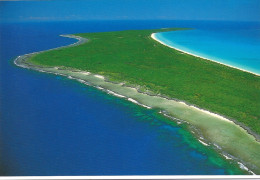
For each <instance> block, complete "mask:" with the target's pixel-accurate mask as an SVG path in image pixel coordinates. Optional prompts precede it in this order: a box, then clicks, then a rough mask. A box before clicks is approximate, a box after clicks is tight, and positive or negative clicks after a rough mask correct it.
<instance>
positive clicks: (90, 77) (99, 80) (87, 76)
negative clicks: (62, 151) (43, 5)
mask: <svg viewBox="0 0 260 180" xmlns="http://www.w3.org/2000/svg"><path fill="white" fill-rule="evenodd" d="M65 37H69V38H76V39H78V42H76V43H73V44H72V45H68V46H62V47H58V48H54V49H59V48H64V47H70V46H75V45H79V44H82V43H85V42H87V39H85V38H81V37H77V36H73V35H67V36H65ZM40 52H44V51H40ZM40 52H34V53H30V54H26V55H23V56H19V57H17V58H16V59H15V61H14V63H15V64H16V65H17V66H20V67H23V68H29V69H34V70H37V71H41V72H47V73H53V74H57V75H63V76H67V77H68V78H71V79H76V80H78V81H80V82H81V83H84V84H86V85H91V86H94V87H96V88H98V89H100V90H103V91H106V92H107V93H108V94H111V95H114V96H117V97H119V98H124V99H126V100H128V101H131V102H133V103H135V104H138V105H140V106H143V107H145V108H148V109H151V108H157V106H154V105H153V103H152V104H148V103H147V101H145V100H142V99H138V97H139V96H140V95H141V96H145V98H155V99H157V100H160V101H163V103H173V104H174V106H173V107H176V108H177V109H178V108H182V109H183V108H184V109H185V108H188V109H190V111H192V113H194V112H195V114H196V113H197V114H198V113H199V114H204V115H205V116H210V117H212V118H213V119H217V121H223V123H228V124H230V125H232V127H233V126H235V127H236V126H238V127H236V128H241V129H243V128H242V127H240V126H239V125H237V124H236V123H234V121H232V120H229V119H227V118H225V117H223V116H221V115H218V114H215V113H212V112H210V111H207V110H204V109H200V108H198V107H195V106H193V105H189V104H187V103H185V102H183V101H175V100H173V99H168V98H165V97H159V96H149V94H142V93H141V92H139V90H138V89H137V88H132V87H125V86H124V85H123V84H120V83H119V84H115V83H113V82H109V81H106V79H105V77H103V76H101V75H98V74H91V73H90V72H86V71H72V70H70V69H66V68H65V69H64V68H62V67H41V66H37V65H33V64H29V63H28V62H26V60H27V59H29V58H30V56H32V55H33V54H36V53H40ZM91 81H93V82H94V83H96V84H94V85H93V84H92V83H93V82H91ZM89 82H90V83H91V84H89ZM111 84H112V85H111ZM113 85H115V86H116V87H117V88H115V89H112V88H113ZM109 87H110V88H109ZM119 88H122V89H123V90H125V89H127V91H131V93H128V92H127V93H125V94H124V93H122V92H123V91H122V92H120V91H119ZM117 90H118V91H117ZM133 93H135V94H136V95H134V96H131V94H133ZM148 100H149V99H148ZM142 101H143V102H142ZM193 111H194V112H193ZM166 112H167V109H166ZM163 114H164V115H165V116H168V113H167V114H165V113H163ZM169 117H170V116H169ZM184 121H185V120H184ZM243 131H246V130H244V129H243ZM244 133H248V132H244ZM247 136H251V135H250V134H248V135H247ZM201 139H203V141H201V140H199V139H198V140H199V142H201V143H202V144H203V145H205V146H211V145H212V143H209V144H208V142H207V141H206V142H207V143H206V142H205V141H204V138H201ZM250 139H251V140H252V138H250ZM213 144H214V143H213ZM249 172H250V171H249Z"/></svg>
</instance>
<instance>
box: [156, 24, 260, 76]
mask: <svg viewBox="0 0 260 180" xmlns="http://www.w3.org/2000/svg"><path fill="white" fill-rule="evenodd" d="M242 24H244V26H238V27H237V28H234V27H233V26H223V27H221V28H216V29H214V28H212V27H208V28H205V27H203V28H200V27H197V28H196V29H192V30H187V31H172V32H164V33H159V34H157V36H156V37H157V38H158V39H159V40H161V41H163V42H164V43H166V44H167V45H170V46H172V47H175V48H177V49H180V50H182V51H185V52H189V53H191V54H195V55H197V56H201V57H204V58H207V59H211V60H214V61H217V62H220V63H224V64H227V65H231V66H233V67H237V68H240V69H243V70H246V71H250V72H253V73H256V74H260V23H259V22H258V23H256V22H251V23H242Z"/></svg>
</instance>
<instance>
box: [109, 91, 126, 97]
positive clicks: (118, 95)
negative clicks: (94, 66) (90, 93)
mask: <svg viewBox="0 0 260 180" xmlns="http://www.w3.org/2000/svg"><path fill="white" fill-rule="evenodd" d="M107 92H108V94H112V95H114V96H117V97H120V98H125V96H123V95H121V94H117V93H115V92H114V91H110V90H108V89H107Z"/></svg>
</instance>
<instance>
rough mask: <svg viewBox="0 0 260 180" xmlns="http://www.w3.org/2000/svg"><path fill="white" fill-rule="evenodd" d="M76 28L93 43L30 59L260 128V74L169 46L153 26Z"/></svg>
mask: <svg viewBox="0 0 260 180" xmlns="http://www.w3.org/2000/svg"><path fill="white" fill-rule="evenodd" d="M169 30H183V29H164V30H162V29H160V30H131V31H118V32H102V33H85V34H76V35H78V36H82V37H85V38H88V39H89V42H88V43H85V44H82V45H79V46H75V47H69V48H63V49H58V50H51V51H47V52H43V53H40V54H37V55H34V56H33V57H32V58H31V59H30V62H31V63H35V64H40V65H47V66H65V67H71V68H76V69H80V70H86V71H90V72H92V73H96V74H102V75H104V76H106V77H108V78H109V79H110V80H112V81H124V82H125V81H127V82H129V83H130V84H132V85H141V86H142V87H144V88H146V89H149V90H152V91H153V92H156V93H160V94H162V95H166V96H168V97H171V98H176V99H180V100H184V101H186V102H188V103H190V104H195V105H196V106H199V107H201V108H203V109H208V110H210V111H212V112H215V113H218V114H222V115H224V116H226V117H228V118H231V119H235V120H237V121H239V122H241V123H243V124H244V125H246V126H248V127H249V128H250V129H251V130H252V131H254V132H256V133H258V134H260V111H259V110H260V77H259V76H256V75H253V74H250V73H247V72H243V71H239V70H237V69H233V68H230V67H227V66H223V65H221V64H217V63H214V62H210V61H206V60H203V59H201V58H197V57H193V56H191V55H187V54H182V53H180V52H179V51H176V50H174V49H171V48H168V47H166V46H164V45H161V44H160V43H158V42H156V41H155V40H153V39H152V38H151V37H150V35H151V33H154V32H161V31H169Z"/></svg>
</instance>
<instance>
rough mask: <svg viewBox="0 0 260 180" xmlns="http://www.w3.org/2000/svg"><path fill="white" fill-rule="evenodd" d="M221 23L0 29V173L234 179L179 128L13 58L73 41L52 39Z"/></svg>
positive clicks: (233, 169) (230, 168)
mask: <svg viewBox="0 0 260 180" xmlns="http://www.w3.org/2000/svg"><path fill="white" fill-rule="evenodd" d="M244 25H245V24H241V23H233V24H232V23H228V22H222V23H219V22H205V21H203V22H198V21H197V22H196V21H195V22H192V21H184V22H181V21H86V22H41V23H37V22H30V23H29V22H27V23H0V63H1V64H0V175H197V174H200V175H203V174H212V175H217V174H233V173H241V171H240V170H239V169H238V168H237V166H235V165H234V163H232V162H229V161H226V160H224V159H223V158H222V156H221V155H219V154H218V153H216V152H215V151H214V150H212V149H211V148H209V147H205V146H203V145H202V144H200V143H199V142H198V141H197V140H196V139H195V138H194V137H193V136H192V135H191V134H190V133H189V132H188V131H187V130H186V127H185V125H182V126H178V125H176V124H175V123H171V124H169V121H168V120H167V119H166V118H164V117H163V116H161V115H159V114H158V113H157V111H156V110H148V109H145V108H143V107H140V106H138V105H135V104H132V103H131V102H129V101H126V100H122V99H119V98H117V97H113V96H111V95H108V94H106V93H104V92H102V91H99V90H96V89H94V88H92V87H88V86H85V85H83V84H80V83H79V82H76V81H74V80H70V79H67V78H65V77H61V76H55V75H51V74H45V73H40V72H35V71H32V70H28V69H23V68H19V67H16V66H15V65H14V64H13V60H14V58H15V57H16V56H18V55H23V54H26V53H31V52H35V51H40V50H46V49H50V48H54V47H58V46H62V45H67V44H70V43H73V42H75V40H73V39H69V38H64V37H60V36H59V35H60V34H71V33H83V32H101V31H114V30H129V29H152V28H165V27H193V28H194V27H195V28H196V27H197V28H202V29H203V28H204V29H208V28H212V29H214V28H221V27H223V26H232V27H233V28H237V27H243V26H244Z"/></svg>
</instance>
